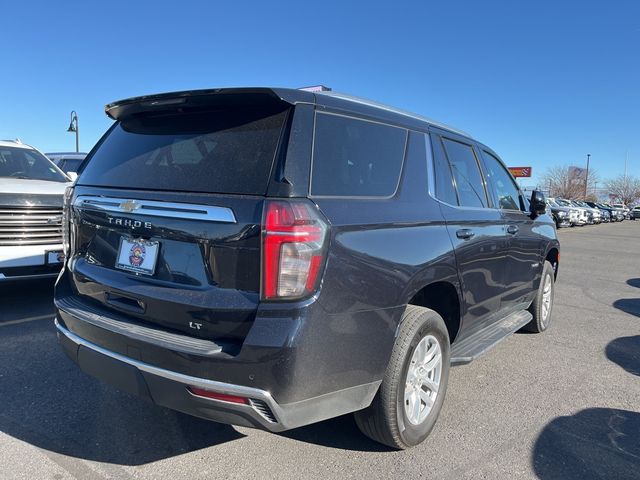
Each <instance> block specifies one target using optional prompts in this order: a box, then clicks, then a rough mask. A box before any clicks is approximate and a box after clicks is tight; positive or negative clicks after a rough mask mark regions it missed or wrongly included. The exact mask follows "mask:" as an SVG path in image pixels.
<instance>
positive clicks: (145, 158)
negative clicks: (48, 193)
mask: <svg viewBox="0 0 640 480" xmlns="http://www.w3.org/2000/svg"><path fill="white" fill-rule="evenodd" d="M285 119H286V111H280V112H274V111H265V110H247V109H224V110H213V111H212V110H208V111H200V112H192V113H164V114H154V115H150V114H148V115H144V116H140V117H132V118H129V119H124V120H122V121H121V122H119V123H118V124H116V126H115V127H114V129H113V130H112V131H111V133H110V134H109V135H108V136H107V138H106V139H105V140H104V142H103V143H102V144H101V145H100V147H99V148H98V150H97V151H96V152H95V154H94V155H93V157H92V158H91V159H90V160H89V162H88V164H87V165H86V168H85V169H84V171H83V173H82V175H81V177H80V180H79V183H80V184H83V185H95V186H107V187H121V188H140V189H152V190H173V191H187V192H206V193H237V194H249V195H264V194H265V193H266V190H267V185H268V182H269V174H270V172H271V167H272V164H273V161H274V158H275V153H276V149H277V147H278V140H279V138H280V134H281V131H282V128H283V125H284V123H285Z"/></svg>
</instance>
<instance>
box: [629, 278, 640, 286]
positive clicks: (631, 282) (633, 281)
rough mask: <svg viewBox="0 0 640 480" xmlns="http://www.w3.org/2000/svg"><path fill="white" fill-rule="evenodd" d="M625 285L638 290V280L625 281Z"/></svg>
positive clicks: (639, 282) (639, 283) (639, 280)
mask: <svg viewBox="0 0 640 480" xmlns="http://www.w3.org/2000/svg"><path fill="white" fill-rule="evenodd" d="M627 285H630V286H632V287H636V288H640V278H630V279H629V280H627Z"/></svg>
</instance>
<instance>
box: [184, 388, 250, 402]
mask: <svg viewBox="0 0 640 480" xmlns="http://www.w3.org/2000/svg"><path fill="white" fill-rule="evenodd" d="M189 391H190V392H191V393H193V394H194V395H197V396H198V397H205V398H212V399H214V400H220V401H221V402H229V403H241V404H243V405H248V404H249V399H248V398H246V397H238V396H237V395H227V394H226V393H218V392H212V391H210V390H205V389H204V388H198V387H189Z"/></svg>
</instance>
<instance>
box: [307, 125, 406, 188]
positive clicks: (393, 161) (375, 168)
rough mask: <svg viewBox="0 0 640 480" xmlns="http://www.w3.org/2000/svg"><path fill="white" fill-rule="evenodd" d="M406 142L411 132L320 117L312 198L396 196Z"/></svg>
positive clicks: (316, 139) (314, 155) (314, 157)
mask: <svg viewBox="0 0 640 480" xmlns="http://www.w3.org/2000/svg"><path fill="white" fill-rule="evenodd" d="M406 141H407V131H406V130H405V129H403V128H398V127H392V126H390V125H383V124H380V123H374V122H368V121H365V120H358V119H355V118H348V117H342V116H338V115H330V114H323V113H318V114H317V115H316V130H315V139H314V148H313V172H312V179H311V195H315V196H341V197H388V196H391V195H393V194H394V193H395V191H396V188H397V186H398V181H399V178H400V170H401V169H402V161H403V158H404V151H405V146H406Z"/></svg>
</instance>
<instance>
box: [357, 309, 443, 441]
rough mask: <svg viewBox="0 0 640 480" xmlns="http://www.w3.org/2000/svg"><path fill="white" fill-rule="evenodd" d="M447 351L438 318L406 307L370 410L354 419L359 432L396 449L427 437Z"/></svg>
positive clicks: (438, 405)
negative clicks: (389, 358)
mask: <svg viewBox="0 0 640 480" xmlns="http://www.w3.org/2000/svg"><path fill="white" fill-rule="evenodd" d="M449 350H450V349H449V334H448V332H447V327H446V325H445V323H444V320H443V319H442V317H441V316H440V315H438V314H437V313H436V312H434V311H433V310H430V309H428V308H423V307H417V306H414V305H408V306H407V309H406V311H405V313H404V315H403V317H402V321H401V324H400V327H399V332H398V336H397V338H396V341H395V344H394V346H393V351H392V353H391V360H390V361H389V365H388V367H387V371H386V372H385V376H384V378H383V380H382V384H381V385H380V389H379V390H378V393H377V394H376V396H375V398H374V399H373V402H372V403H371V405H370V406H369V407H367V408H366V409H364V410H361V411H360V412H356V414H355V419H356V423H357V425H358V427H359V428H360V430H361V431H362V432H363V433H364V434H365V435H367V436H368V437H369V438H371V439H373V440H375V441H376V442H379V443H383V444H385V445H388V446H390V447H392V448H397V449H405V448H409V447H413V446H415V445H418V444H419V443H421V442H422V441H423V440H424V439H425V438H427V436H428V435H429V433H431V430H432V429H433V427H434V426H435V423H436V420H437V419H438V415H439V413H440V409H441V408H442V404H443V402H444V397H445V393H446V390H447V382H448V380H449V355H450V353H449Z"/></svg>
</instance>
